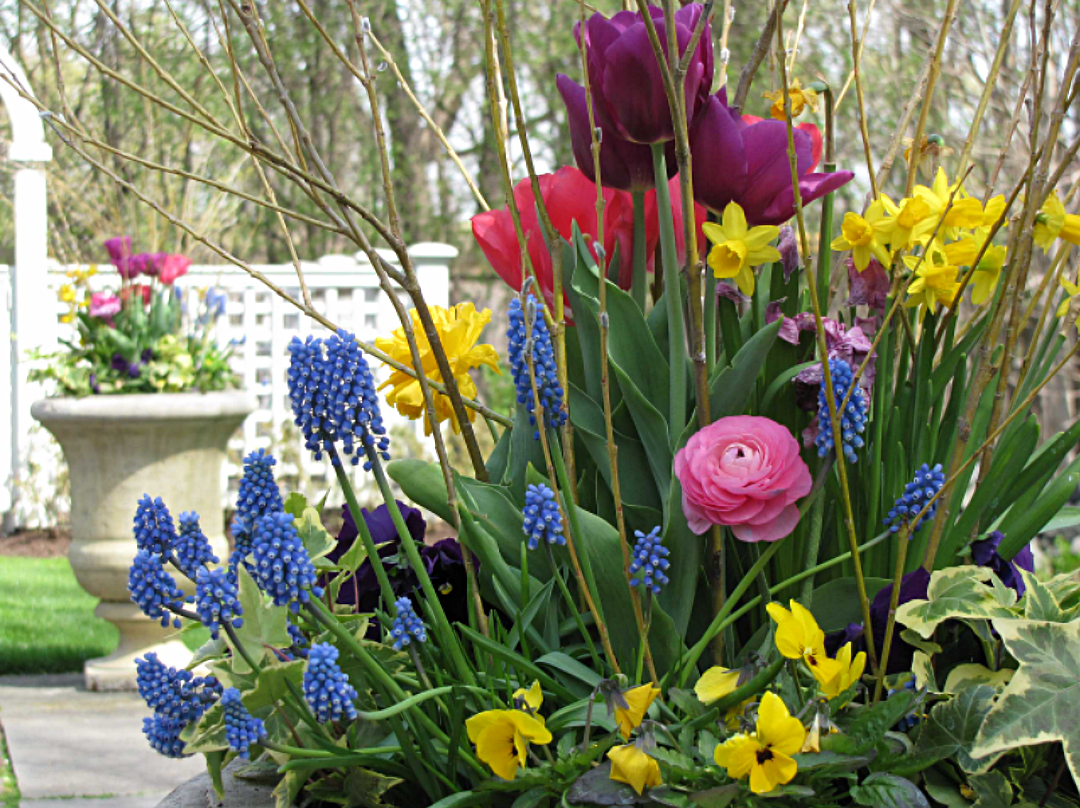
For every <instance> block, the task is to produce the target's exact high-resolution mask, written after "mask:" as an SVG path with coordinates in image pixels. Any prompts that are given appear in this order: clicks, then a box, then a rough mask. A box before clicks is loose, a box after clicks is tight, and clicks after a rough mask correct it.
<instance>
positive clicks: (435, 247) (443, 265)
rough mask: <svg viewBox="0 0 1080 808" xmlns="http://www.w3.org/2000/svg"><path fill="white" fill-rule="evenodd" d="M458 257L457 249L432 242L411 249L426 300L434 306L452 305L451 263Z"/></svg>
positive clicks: (410, 254)
mask: <svg viewBox="0 0 1080 808" xmlns="http://www.w3.org/2000/svg"><path fill="white" fill-rule="evenodd" d="M457 256H458V251H457V248H456V247H451V246H450V245H449V244H439V243H436V242H432V241H426V242H421V243H420V244H414V245H413V246H411V247H409V257H410V258H412V261H413V267H415V269H416V277H417V280H419V281H420V288H421V289H423V291H424V299H425V300H426V301H427V302H428V303H431V304H433V305H436V306H443V307H448V306H449V305H450V262H451V261H453V260H454V259H455V258H457Z"/></svg>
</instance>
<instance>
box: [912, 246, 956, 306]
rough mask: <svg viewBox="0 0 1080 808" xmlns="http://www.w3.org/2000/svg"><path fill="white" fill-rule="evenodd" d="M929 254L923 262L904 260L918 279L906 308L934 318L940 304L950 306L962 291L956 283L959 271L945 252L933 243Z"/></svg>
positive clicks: (914, 257) (915, 259)
mask: <svg viewBox="0 0 1080 808" xmlns="http://www.w3.org/2000/svg"><path fill="white" fill-rule="evenodd" d="M926 250H927V254H926V257H925V259H923V260H920V258H919V257H916V256H914V255H905V256H904V263H905V264H907V266H908V268H909V269H913V270H915V279H914V280H913V281H912V282H911V285H909V286H908V290H907V291H908V299H907V300H906V301H904V306H905V307H906V308H915V307H916V306H918V307H920V314H919V316H920V317H921V316H922V311H929V312H930V313H931V314H933V313H934V312H935V311H936V310H937V304H938V303H942V304H944V305H948V306H951V305H952V303H953V300H954V299H955V298H956V292H957V290H958V289H959V288H960V283H959V281H957V279H956V278H957V275H958V274H959V272H960V268H959V267H957V266H956V265H954V264H950V263H949V262H948V259H947V257H946V255H945V250H944V248H942V247H941V246H940V244H939V243H938V242H934V243H933V244H930V245H928V246H927V248H926Z"/></svg>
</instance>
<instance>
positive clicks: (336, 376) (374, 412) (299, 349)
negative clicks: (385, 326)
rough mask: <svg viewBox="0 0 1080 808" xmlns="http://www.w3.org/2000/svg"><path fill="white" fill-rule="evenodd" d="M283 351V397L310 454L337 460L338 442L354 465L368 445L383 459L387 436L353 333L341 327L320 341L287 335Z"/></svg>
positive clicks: (372, 380)
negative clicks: (285, 387)
mask: <svg viewBox="0 0 1080 808" xmlns="http://www.w3.org/2000/svg"><path fill="white" fill-rule="evenodd" d="M324 348H325V353H324ZM289 353H290V355H291V358H290V361H289V372H288V386H289V401H290V404H291V406H292V410H293V416H294V420H295V423H296V425H297V426H298V427H299V428H300V431H301V432H302V433H303V435H304V445H305V446H306V447H307V448H308V449H310V450H311V451H312V452H313V453H314V455H315V459H316V460H318V459H320V458H321V457H322V453H323V452H324V451H326V452H327V453H329V454H330V456H331V459H332V460H333V461H334V462H335V463H337V462H340V461H339V460H338V456H337V452H336V451H334V446H335V444H336V443H337V442H338V441H340V442H341V444H342V452H343V453H344V454H346V455H350V456H351V457H352V462H353V465H359V463H360V462H361V455H364V454H366V453H367V451H368V450H371V451H372V452H374V453H375V454H377V455H378V456H380V457H381V458H382V459H383V460H389V459H390V454H389V449H390V439H389V438H388V437H387V435H386V427H385V426H384V424H383V420H382V415H381V413H380V411H379V397H378V394H377V393H376V392H375V378H374V376H372V374H371V368H370V367H369V366H368V363H367V360H366V359H364V354H363V352H362V351H361V350H360V346H359V345H357V344H356V338H355V337H354V336H353V335H352V334H350V333H349V332H348V331H345V330H344V329H341V330H339V331H338V332H337V334H335V335H334V336H332V337H330V338H329V339H328V340H326V341H325V343H324V342H323V341H322V340H320V339H317V338H315V337H310V336H309V337H308V338H307V339H306V340H301V339H300V338H299V337H293V340H292V342H291V343H290V344H289ZM357 442H358V443H359V447H358V446H357V445H356V443H357ZM364 468H365V469H370V468H371V463H370V461H367V460H365V461H364Z"/></svg>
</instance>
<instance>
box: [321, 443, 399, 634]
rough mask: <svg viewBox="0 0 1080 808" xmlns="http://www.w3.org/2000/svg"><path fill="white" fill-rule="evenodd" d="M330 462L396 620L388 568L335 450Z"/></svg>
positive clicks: (386, 604)
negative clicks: (384, 564) (383, 561)
mask: <svg viewBox="0 0 1080 808" xmlns="http://www.w3.org/2000/svg"><path fill="white" fill-rule="evenodd" d="M330 460H331V465H332V466H333V467H334V474H336V475H337V479H338V484H339V485H341V490H342V492H343V493H344V494H345V502H346V503H348V506H349V512H350V513H352V517H353V522H355V523H356V530H357V532H358V533H359V534H360V541H361V542H362V543H363V545H364V552H366V553H367V557H368V560H369V561H371V568H372V569H373V570H375V579H376V580H377V581H378V582H379V591H380V592H381V593H382V599H383V608H385V609H386V611H387V612H388V613H389V615H390V617H391V618H394V617H396V616H397V607H396V605H395V602H396V600H397V599H396V598H395V597H394V588H393V587H392V586H391V585H390V577H389V576H388V575H387V574H386V568H385V567H384V566H383V563H382V557H381V556H380V555H379V549H378V548H377V547H376V546H375V540H374V539H373V538H372V536H371V530H370V529H369V528H368V524H367V520H366V519H365V518H364V511H363V509H361V507H360V504H359V503H358V502H357V501H356V492H355V491H353V487H352V482H351V481H350V480H349V475H348V474H346V473H345V467H344V464H343V463H342V462H341V458H340V457H339V456H338V454H337V451H336V450H335V449H330ZM386 507H387V509H388V510H390V511H396V510H397V506H396V503H394V502H393V501H390V502H388V503H387V504H386Z"/></svg>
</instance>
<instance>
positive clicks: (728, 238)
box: [701, 202, 780, 295]
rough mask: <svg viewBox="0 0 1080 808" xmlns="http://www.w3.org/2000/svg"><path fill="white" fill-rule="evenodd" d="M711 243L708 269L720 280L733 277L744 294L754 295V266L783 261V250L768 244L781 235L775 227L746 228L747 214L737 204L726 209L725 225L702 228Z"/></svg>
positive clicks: (711, 224)
mask: <svg viewBox="0 0 1080 808" xmlns="http://www.w3.org/2000/svg"><path fill="white" fill-rule="evenodd" d="M701 229H702V230H703V231H704V233H705V235H706V236H707V237H708V239H709V241H711V242H712V243H713V248H712V250H710V251H709V266H710V267H712V270H713V275H715V276H716V277H717V278H734V279H735V283H736V284H738V286H739V289H740V290H741V291H742V293H743V294H744V295H752V294H754V271H753V267H756V266H760V265H761V264H768V263H772V262H774V261H779V260H780V251H779V250H777V249H776V248H775V247H772V246H770V245H769V242H770V241H772V240H773V239H775V238H777V237H778V236H779V235H780V228H779V227H774V226H772V225H762V226H760V227H751V228H748V227H747V226H746V214H745V213H743V209H742V207H740V206H739V205H738V203H736V202H729V203H728V206H727V207H726V208H724V219H723V224H716V223H715V222H706V223H705V224H703V225H702V226H701Z"/></svg>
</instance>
